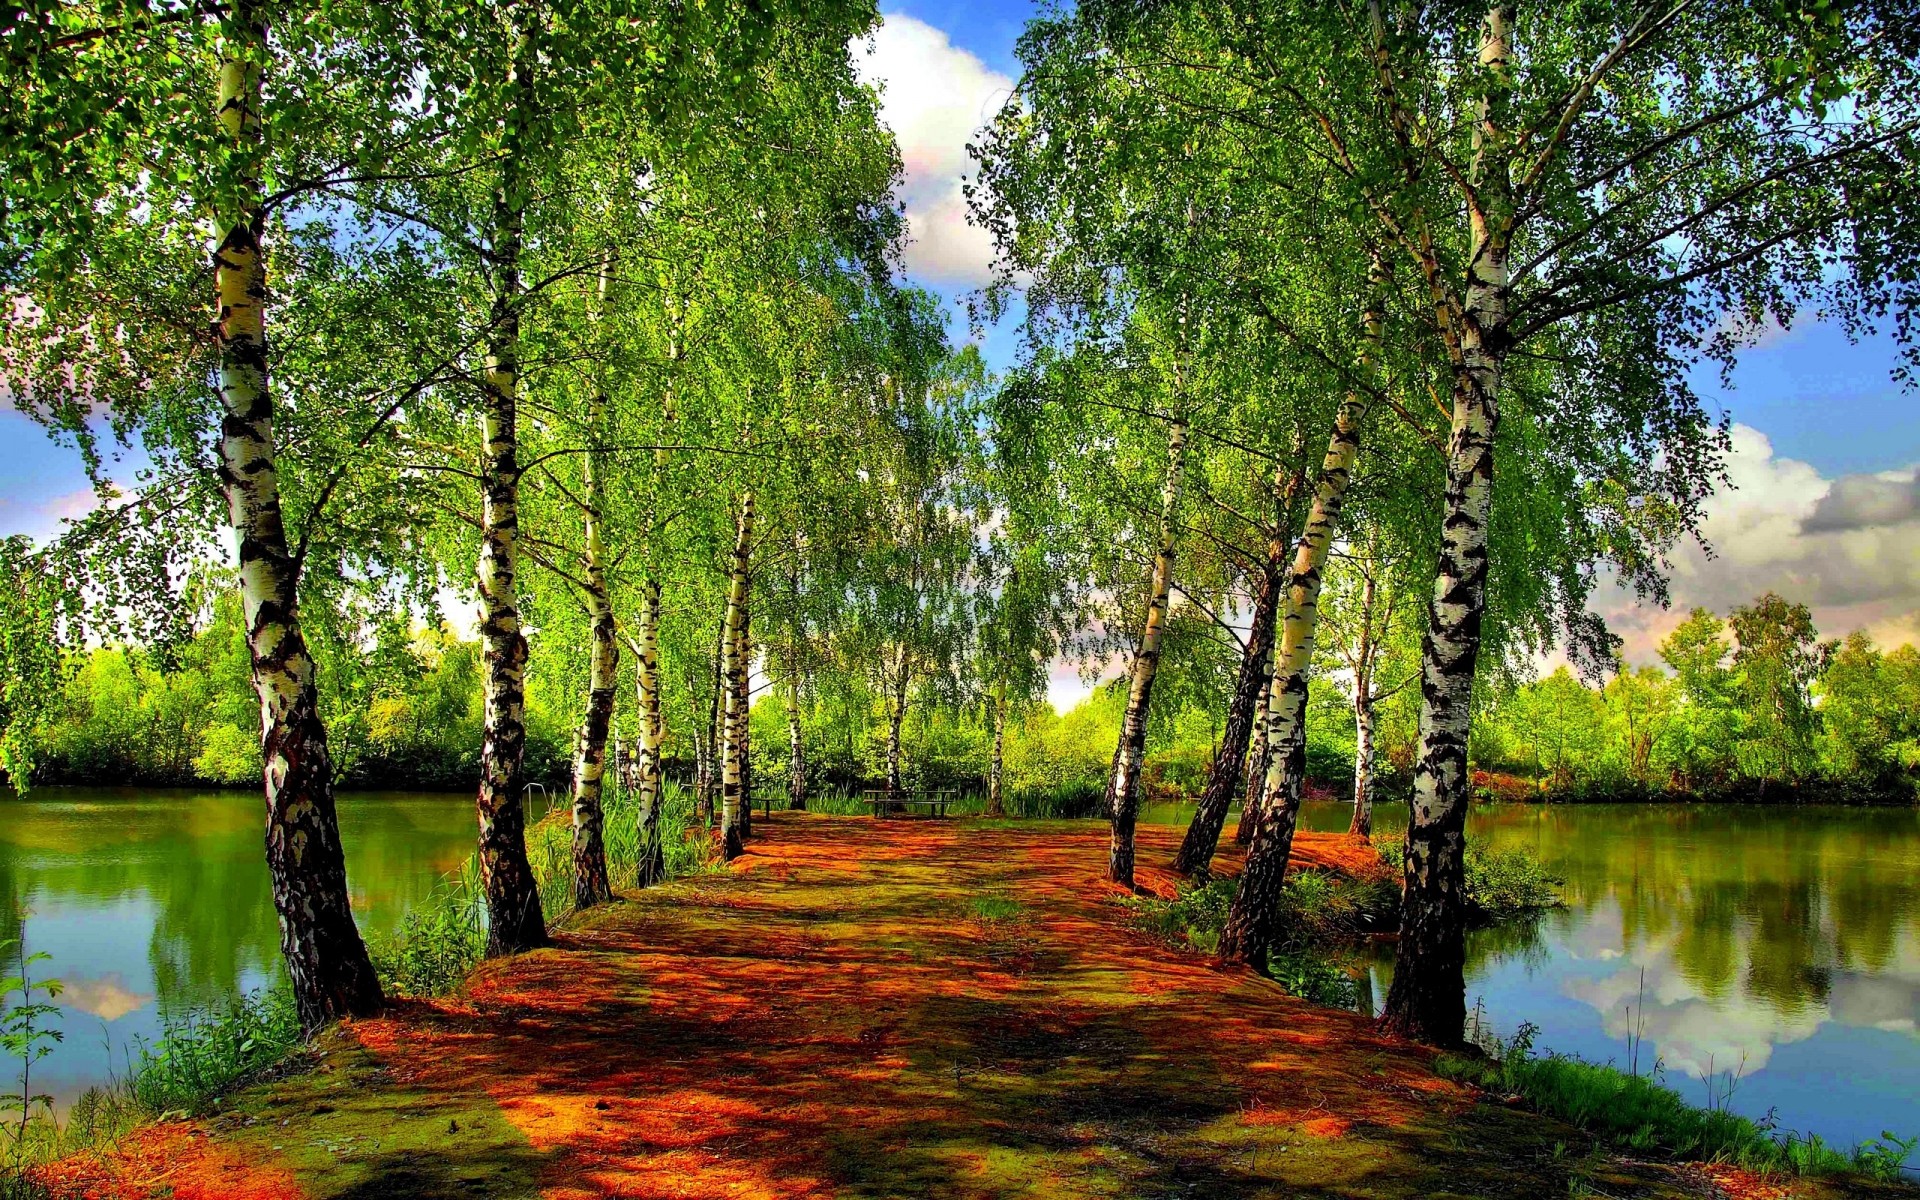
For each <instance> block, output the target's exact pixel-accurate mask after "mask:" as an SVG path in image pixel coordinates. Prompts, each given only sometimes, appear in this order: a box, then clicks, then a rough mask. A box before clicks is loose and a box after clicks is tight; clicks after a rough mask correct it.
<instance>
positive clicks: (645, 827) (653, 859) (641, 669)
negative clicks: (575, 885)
mask: <svg viewBox="0 0 1920 1200" xmlns="http://www.w3.org/2000/svg"><path fill="white" fill-rule="evenodd" d="M639 625H640V628H639V630H638V636H636V637H635V639H634V640H635V641H636V642H637V643H638V645H636V646H635V648H634V649H635V658H636V661H635V664H634V684H635V690H636V691H637V692H638V693H639V696H638V700H639V709H640V737H639V749H638V750H637V752H636V753H635V755H634V757H635V760H636V761H635V768H636V770H635V774H636V775H637V776H638V779H637V780H636V787H635V789H634V790H635V793H636V797H637V803H636V805H635V807H636V808H637V809H638V812H637V813H636V814H635V819H636V821H637V823H638V825H639V827H640V828H639V845H640V854H639V862H638V863H637V864H636V869H635V871H634V874H635V876H636V878H635V880H634V882H635V883H637V884H638V885H639V886H640V887H652V886H653V885H654V884H656V883H662V882H664V881H665V880H666V878H667V852H666V846H665V844H664V843H662V842H661V840H660V802H661V800H662V795H661V790H662V789H661V779H660V744H661V742H662V740H663V735H664V734H665V732H666V724H665V722H664V721H663V720H662V718H661V714H660V581H659V580H657V579H652V578H649V579H648V580H647V581H646V582H645V583H643V584H642V585H641V595H640V621H639ZM696 753H697V751H696Z"/></svg>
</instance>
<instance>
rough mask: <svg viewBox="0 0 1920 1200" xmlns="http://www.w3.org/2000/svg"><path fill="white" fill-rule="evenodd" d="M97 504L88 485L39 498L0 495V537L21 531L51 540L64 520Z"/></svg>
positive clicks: (81, 513) (72, 519)
mask: <svg viewBox="0 0 1920 1200" xmlns="http://www.w3.org/2000/svg"><path fill="white" fill-rule="evenodd" d="M98 507H100V497H99V495H98V493H96V492H95V491H94V490H93V489H92V488H91V487H83V488H77V489H75V490H73V491H70V492H60V493H58V494H56V495H52V496H44V497H38V498H28V497H16V496H0V537H5V536H9V535H12V534H16V533H24V534H26V535H27V536H28V537H31V538H32V539H33V540H35V541H36V542H50V541H52V540H53V539H54V538H56V537H59V536H60V535H61V534H62V533H64V532H65V531H66V526H67V522H69V521H75V520H78V519H80V518H81V517H84V516H86V515H87V514H88V513H90V512H92V511H93V510H94V509H96V508H98Z"/></svg>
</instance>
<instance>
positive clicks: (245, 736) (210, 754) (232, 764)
mask: <svg viewBox="0 0 1920 1200" xmlns="http://www.w3.org/2000/svg"><path fill="white" fill-rule="evenodd" d="M193 770H194V773H195V774H196V775H198V776H200V777H201V778H202V779H206V780H209V781H211V782H213V783H217V784H219V785H220V786H221V787H240V786H242V785H245V784H254V785H258V784H259V782H260V735H259V734H257V733H248V732H247V731H246V730H244V729H242V728H240V727H239V726H238V725H215V726H213V727H212V728H210V729H208V730H207V732H206V736H205V737H204V738H202V739H201V742H200V753H199V754H197V755H195V756H194V759H193Z"/></svg>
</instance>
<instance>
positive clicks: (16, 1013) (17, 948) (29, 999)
mask: <svg viewBox="0 0 1920 1200" xmlns="http://www.w3.org/2000/svg"><path fill="white" fill-rule="evenodd" d="M0 956H4V957H5V958H6V959H8V960H9V962H10V965H12V966H13V967H14V968H15V970H16V971H17V972H18V973H17V974H12V975H6V976H0V1003H4V1004H5V1006H6V1007H5V1011H4V1012H0V1051H5V1053H6V1055H7V1057H9V1058H16V1059H19V1060H20V1077H19V1088H20V1090H19V1091H18V1092H10V1093H8V1095H7V1102H6V1111H7V1112H10V1113H13V1114H16V1116H17V1119H16V1120H15V1121H14V1122H13V1128H12V1130H11V1134H12V1139H11V1140H12V1143H13V1144H12V1147H11V1150H12V1157H13V1158H14V1160H15V1161H16V1162H18V1160H19V1158H20V1156H21V1154H22V1153H23V1151H24V1149H25V1147H26V1144H27V1127H28V1126H29V1125H31V1124H32V1123H33V1115H34V1112H35V1110H38V1111H39V1112H40V1113H41V1115H42V1116H45V1117H47V1118H49V1119H51V1117H52V1115H53V1097H52V1096H49V1095H46V1094H45V1093H41V1092H35V1091H34V1090H33V1065H34V1064H35V1063H37V1062H39V1061H40V1060H41V1059H43V1058H45V1057H46V1056H47V1055H49V1054H52V1053H53V1048H54V1047H55V1046H57V1045H58V1044H59V1043H60V1042H61V1041H62V1040H64V1038H65V1036H66V1035H64V1034H62V1033H61V1032H60V1031H59V1030H58V1029H53V1028H51V1027H50V1023H51V1022H52V1021H53V1020H54V1019H55V1018H57V1017H58V1016H59V1015H60V1008H59V1006H58V1005H56V1004H54V1003H52V1001H53V1000H54V999H55V998H56V997H58V996H59V995H60V992H61V983H60V981H59V980H58V979H38V980H36V979H35V978H34V977H33V968H34V967H35V966H36V965H38V964H40V963H43V962H48V961H51V959H52V957H53V956H52V955H50V954H46V953H44V952H41V953H33V954H30V953H28V952H27V943H26V939H25V937H24V936H23V937H21V938H19V939H17V940H14V941H9V942H4V943H0ZM36 995H37V996H38V997H39V999H35V996H36ZM16 996H17V997H19V999H17V1000H16V999H15V998H14V997H16Z"/></svg>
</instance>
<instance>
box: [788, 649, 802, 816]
mask: <svg viewBox="0 0 1920 1200" xmlns="http://www.w3.org/2000/svg"><path fill="white" fill-rule="evenodd" d="M806 807H807V739H806V731H805V730H804V729H802V728H801V726H800V676H799V674H798V672H797V671H796V672H795V674H794V676H793V680H792V682H791V683H790V684H789V685H788V688H787V808H788V810H789V811H791V812H804V811H805V810H806Z"/></svg>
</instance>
